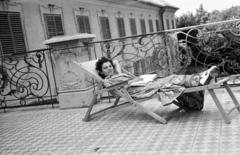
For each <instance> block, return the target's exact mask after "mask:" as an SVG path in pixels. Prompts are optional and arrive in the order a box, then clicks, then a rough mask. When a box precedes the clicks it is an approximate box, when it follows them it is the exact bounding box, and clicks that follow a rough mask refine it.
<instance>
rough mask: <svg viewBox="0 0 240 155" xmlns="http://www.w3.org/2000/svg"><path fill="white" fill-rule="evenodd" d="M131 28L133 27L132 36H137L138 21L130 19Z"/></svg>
mask: <svg viewBox="0 0 240 155" xmlns="http://www.w3.org/2000/svg"><path fill="white" fill-rule="evenodd" d="M130 26H131V32H132V35H136V34H137V26H136V20H135V19H134V18H130Z"/></svg>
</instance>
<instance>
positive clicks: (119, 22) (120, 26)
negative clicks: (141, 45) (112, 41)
mask: <svg viewBox="0 0 240 155" xmlns="http://www.w3.org/2000/svg"><path fill="white" fill-rule="evenodd" d="M117 25H118V33H119V37H124V36H126V33H125V26H124V20H123V18H117Z"/></svg>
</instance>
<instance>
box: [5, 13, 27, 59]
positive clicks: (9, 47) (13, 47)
mask: <svg viewBox="0 0 240 155" xmlns="http://www.w3.org/2000/svg"><path fill="white" fill-rule="evenodd" d="M0 50H1V53H0V55H2V54H10V53H23V52H25V51H26V46H25V41H24V34H23V29H22V23H21V17H20V13H19V12H5V11H0Z"/></svg>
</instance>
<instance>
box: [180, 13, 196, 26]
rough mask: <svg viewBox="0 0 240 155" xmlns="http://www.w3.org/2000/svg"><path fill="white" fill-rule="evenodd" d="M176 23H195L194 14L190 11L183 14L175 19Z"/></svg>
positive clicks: (185, 24) (182, 24) (183, 24)
mask: <svg viewBox="0 0 240 155" xmlns="http://www.w3.org/2000/svg"><path fill="white" fill-rule="evenodd" d="M176 24H177V27H185V26H192V25H196V22H195V16H194V15H193V14H192V13H190V12H188V13H186V14H183V15H182V16H180V17H178V18H177V19H176Z"/></svg>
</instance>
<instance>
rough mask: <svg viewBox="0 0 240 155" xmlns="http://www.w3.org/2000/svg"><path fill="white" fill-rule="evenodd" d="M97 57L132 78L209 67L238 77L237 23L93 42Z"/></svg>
mask: <svg viewBox="0 0 240 155" xmlns="http://www.w3.org/2000/svg"><path fill="white" fill-rule="evenodd" d="M89 46H90V47H91V48H92V50H94V51H95V55H96V57H101V56H106V57H109V58H115V59H118V60H120V62H121V63H122V65H123V66H124V67H125V68H126V69H127V70H129V71H131V72H132V73H134V74H135V75H139V74H143V73H147V72H154V71H156V72H158V73H159V74H160V75H161V76H166V75H168V74H173V73H178V74H181V73H189V74H190V73H196V72H200V71H202V70H204V69H206V68H208V67H209V66H211V65H217V66H218V67H219V68H220V71H221V75H222V76H225V75H231V74H239V73H240V19H236V20H230V21H223V22H217V23H210V24H204V25H197V26H192V27H185V28H179V29H172V30H165V31H160V32H156V33H149V34H144V35H137V36H131V37H125V38H118V39H111V40H105V41H98V42H92V43H90V44H89Z"/></svg>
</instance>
